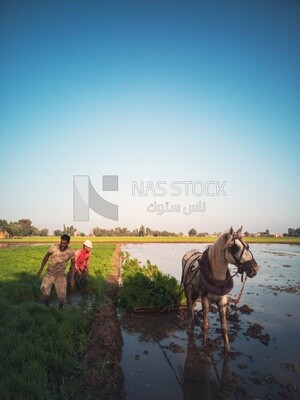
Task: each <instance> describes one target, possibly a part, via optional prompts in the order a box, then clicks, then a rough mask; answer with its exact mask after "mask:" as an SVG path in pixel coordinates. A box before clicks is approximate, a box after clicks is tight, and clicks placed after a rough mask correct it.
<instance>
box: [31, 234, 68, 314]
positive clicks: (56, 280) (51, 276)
mask: <svg viewBox="0 0 300 400" xmlns="http://www.w3.org/2000/svg"><path fill="white" fill-rule="evenodd" d="M69 243H70V236H69V235H62V236H61V238H60V244H54V245H52V246H51V247H50V249H49V250H48V253H47V254H46V255H45V257H44V258H43V261H42V264H41V268H40V269H39V270H38V272H37V276H40V275H41V273H42V272H43V269H44V266H45V265H46V263H47V262H48V260H49V264H48V269H47V272H46V275H45V276H44V279H43V280H42V284H41V292H42V299H43V301H44V303H45V304H46V306H48V305H49V297H50V292H51V288H52V285H54V286H55V290H56V294H57V297H58V303H59V308H60V309H61V308H63V306H64V304H66V303H67V297H66V293H67V279H66V268H67V263H68V261H69V260H71V279H70V285H71V287H73V286H74V273H75V252H74V250H73V249H71V248H70V247H69Z"/></svg>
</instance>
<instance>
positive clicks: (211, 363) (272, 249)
mask: <svg viewBox="0 0 300 400" xmlns="http://www.w3.org/2000/svg"><path fill="white" fill-rule="evenodd" d="M195 247H196V248H198V249H199V250H204V249H205V247H206V245H202V244H199V245H195V244H192V245H191V244H155V245H152V244H145V245H124V246H122V250H123V251H128V252H129V253H130V254H131V257H132V258H138V259H139V260H140V261H141V262H142V263H144V262H146V260H147V259H148V260H150V261H151V262H152V263H154V264H157V265H158V267H159V268H160V269H161V270H162V271H164V272H165V273H169V274H171V275H173V276H175V277H176V278H177V279H178V280H180V277H181V257H182V255H183V254H184V253H185V252H186V251H188V250H189V249H191V248H195ZM250 248H251V250H252V252H253V254H254V257H255V259H256V261H257V262H258V264H259V265H260V270H259V274H258V275H257V277H255V278H253V279H248V280H247V283H246V286H245V289H244V293H243V296H242V299H241V301H240V303H239V304H237V306H234V304H233V302H231V305H230V313H229V329H230V341H231V348H232V351H231V353H230V354H229V356H225V355H224V353H223V350H222V349H223V343H222V339H221V331H220V323H219V318H218V314H217V312H216V310H215V308H214V307H213V309H212V312H211V313H210V324H211V327H210V331H209V343H208V346H207V349H205V350H204V349H202V348H201V337H202V334H201V328H200V323H201V318H202V316H201V313H200V312H197V313H196V317H197V318H196V327H195V335H194V337H190V338H188V336H187V334H186V329H185V318H186V315H185V314H184V313H183V312H182V313H181V314H176V313H172V314H163V315H157V316H133V315H128V314H120V321H121V324H122V333H123V339H124V347H123V357H122V369H123V372H124V375H125V389H126V393H127V399H143V400H147V399H149V400H150V399H153V398H157V399H160V400H164V399H165V400H168V399H172V400H177V399H178V400H179V399H180V400H181V399H229V400H230V399H237V398H238V399H280V398H285V399H299V398H300V393H299V385H298V382H299V381H300V345H299V337H300V324H299V322H300V316H299V306H300V301H299V299H300V297H299V294H300V246H298V245H275V244H270V245H262V244H257V245H251V246H250ZM232 272H235V268H234V267H232ZM234 280H235V286H234V288H233V290H232V292H231V297H232V298H236V297H237V295H238V293H239V290H240V288H241V283H240V280H239V278H237V277H236V278H234ZM200 308H201V307H200Z"/></svg>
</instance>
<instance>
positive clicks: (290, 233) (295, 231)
mask: <svg viewBox="0 0 300 400" xmlns="http://www.w3.org/2000/svg"><path fill="white" fill-rule="evenodd" d="M283 236H288V237H299V236H300V227H299V228H296V229H294V228H289V229H288V231H287V233H284V234H283Z"/></svg>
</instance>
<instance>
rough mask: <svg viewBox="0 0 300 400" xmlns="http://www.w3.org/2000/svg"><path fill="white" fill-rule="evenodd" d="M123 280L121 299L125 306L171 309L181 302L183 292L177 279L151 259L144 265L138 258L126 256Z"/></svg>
mask: <svg viewBox="0 0 300 400" xmlns="http://www.w3.org/2000/svg"><path fill="white" fill-rule="evenodd" d="M122 280H123V286H122V288H121V290H120V293H119V299H120V305H121V307H123V308H126V309H129V310H133V309H134V308H139V307H147V308H150V309H152V310H160V309H171V308H173V307H176V306H178V305H179V304H180V302H181V299H182V293H181V290H180V285H179V284H178V282H177V280H176V279H175V278H174V277H172V276H170V275H168V274H163V273H162V272H161V271H160V270H159V269H158V267H157V265H154V264H151V262H150V261H149V260H147V264H146V265H145V266H142V265H140V263H139V261H138V260H137V259H133V260H132V259H130V258H128V257H126V258H125V260H124V263H123V267H122Z"/></svg>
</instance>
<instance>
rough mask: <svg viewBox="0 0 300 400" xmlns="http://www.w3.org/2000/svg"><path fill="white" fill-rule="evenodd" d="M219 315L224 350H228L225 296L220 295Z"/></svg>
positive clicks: (226, 302) (226, 301)
mask: <svg viewBox="0 0 300 400" xmlns="http://www.w3.org/2000/svg"><path fill="white" fill-rule="evenodd" d="M217 304H218V309H219V315H220V319H221V327H222V333H223V339H224V345H225V350H226V351H230V344H229V337H228V325H227V305H228V300H227V296H222V297H221V298H220V300H219V301H218V303H217Z"/></svg>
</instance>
